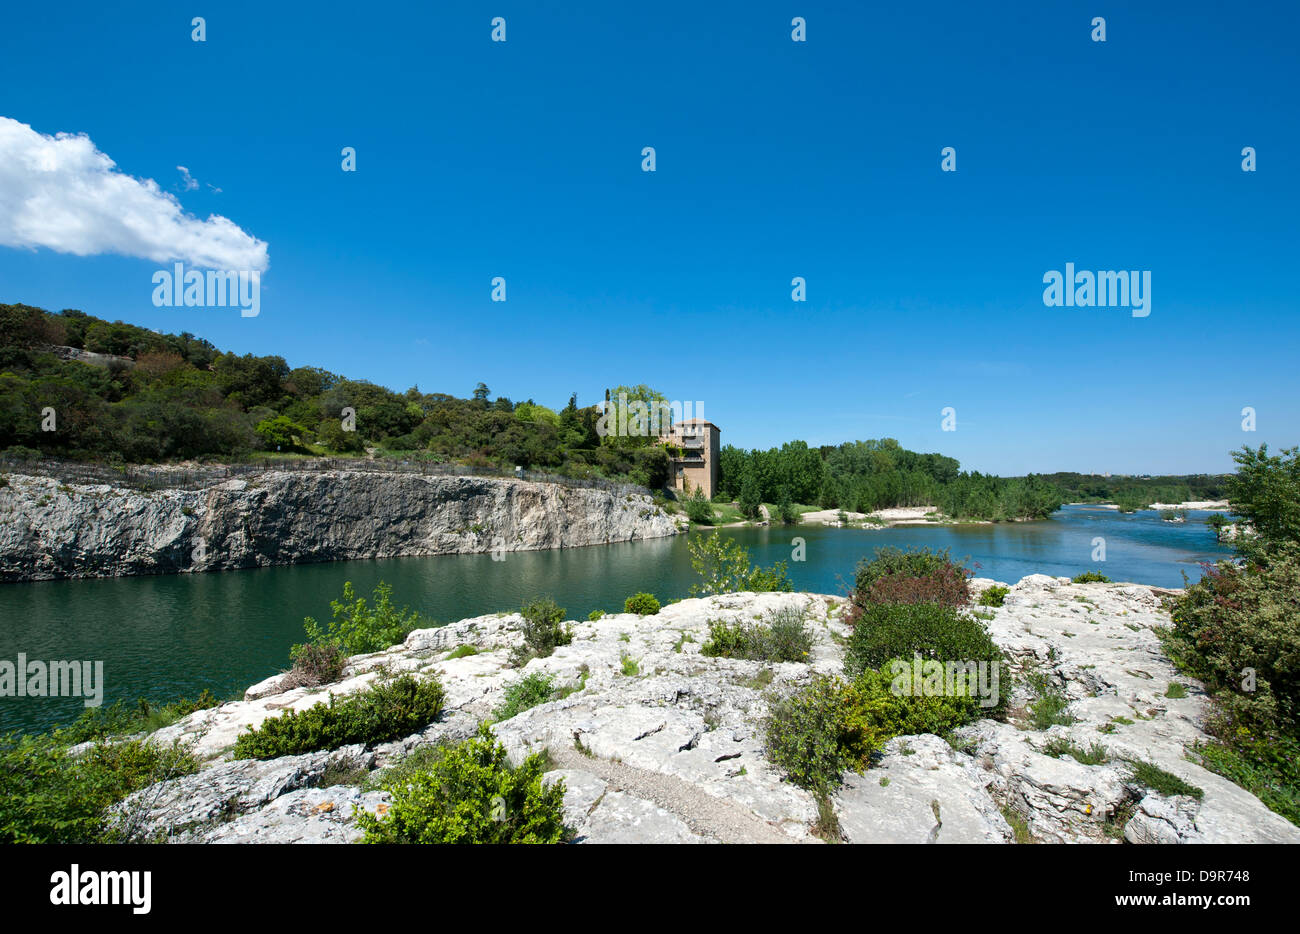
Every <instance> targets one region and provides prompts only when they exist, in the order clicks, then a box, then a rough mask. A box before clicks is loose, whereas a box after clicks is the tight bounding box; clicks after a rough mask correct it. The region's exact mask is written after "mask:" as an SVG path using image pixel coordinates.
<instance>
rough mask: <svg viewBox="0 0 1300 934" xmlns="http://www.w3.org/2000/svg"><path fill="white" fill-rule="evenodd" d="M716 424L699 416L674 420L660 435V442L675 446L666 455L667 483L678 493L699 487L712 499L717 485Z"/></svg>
mask: <svg viewBox="0 0 1300 934" xmlns="http://www.w3.org/2000/svg"><path fill="white" fill-rule="evenodd" d="M721 434H722V432H721V431H719V430H718V426H717V425H715V424H713V423H712V422H708V421H705V420H704V419H702V418H688V419H686V420H685V421H682V422H677V423H676V424H674V425H673V426H672V427H671V428H670V429H668V432H667V434H665V435H664V436H663V443H664V444H667V445H670V446H672V447H674V448H676V449H678V454H677V456H670V457H669V458H668V485H669V486H671V487H672V488H673V489H675V490H678V491H680V492H683V493H685V492H687V491H693V490H702V491H703V492H704V495H705V496H707V497H709V498H710V499H712V498H713V494H714V492H715V491H716V490H717V488H718V453H719V451H720V450H721V445H720V444H719V441H718V438H719V437H720V436H721Z"/></svg>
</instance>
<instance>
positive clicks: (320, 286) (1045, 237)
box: [0, 0, 1300, 474]
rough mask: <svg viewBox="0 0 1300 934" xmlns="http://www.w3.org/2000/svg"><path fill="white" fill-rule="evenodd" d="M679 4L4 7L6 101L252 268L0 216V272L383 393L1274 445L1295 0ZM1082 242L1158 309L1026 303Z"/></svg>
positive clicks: (76, 304)
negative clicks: (653, 393) (199, 281)
mask: <svg viewBox="0 0 1300 934" xmlns="http://www.w3.org/2000/svg"><path fill="white" fill-rule="evenodd" d="M699 6H700V5H697V4H687V3H657V4H648V5H632V4H617V5H616V4H599V3H588V4H575V3H564V4H547V5H544V6H543V5H539V4H532V3H509V2H506V3H498V2H493V3H486V4H485V3H450V4H437V5H432V4H423V5H421V8H420V9H418V10H410V9H406V8H404V6H403V5H398V4H387V3H380V2H371V3H365V4H353V3H346V4H330V3H312V4H302V5H290V4H267V3H249V4H242V3H217V2H210V0H209V2H204V3H202V4H195V5H192V7H193V8H192V9H181V8H178V7H177V6H176V5H175V4H174V3H156V4H150V3H140V4H128V5H112V6H108V7H106V6H103V5H100V4H95V5H91V4H73V5H70V6H68V7H67V8H66V11H65V12H63V13H61V15H60V16H58V17H53V16H50V15H49V14H48V13H47V12H43V11H41V10H40V9H39V8H38V7H36V6H33V5H30V4H26V5H9V6H7V7H6V9H5V12H4V13H3V14H2V16H3V20H4V22H3V24H2V27H3V28H0V117H8V118H12V119H13V120H16V121H18V122H20V123H22V124H27V125H29V126H30V127H31V128H32V130H33V131H35V132H36V133H39V134H45V135H53V134H55V133H59V132H64V133H73V134H86V135H87V136H88V137H89V139H90V141H91V142H93V145H94V147H95V148H97V149H98V150H99V151H100V152H102V153H104V154H106V155H107V156H108V157H110V158H111V159H112V160H113V161H114V162H115V163H116V168H117V171H119V172H121V173H124V174H125V175H128V176H132V177H134V178H137V179H154V180H156V181H157V183H158V185H159V186H160V187H161V188H162V189H164V190H166V191H169V192H171V194H172V195H173V196H174V197H175V198H177V199H178V200H179V203H180V205H181V206H182V207H183V210H184V212H186V213H187V214H189V215H193V216H194V217H195V218H197V219H199V220H200V221H202V220H203V219H206V218H208V217H209V215H214V214H215V215H220V216H222V217H225V218H228V219H229V220H230V221H231V222H232V223H233V224H234V225H237V226H238V227H239V228H240V229H241V230H242V231H244V232H246V233H247V234H248V235H249V236H250V237H253V238H256V239H257V240H260V241H263V242H264V243H265V244H266V251H267V255H268V256H269V268H268V269H267V271H266V272H265V274H264V276H263V279H262V297H261V313H260V314H259V315H258V316H257V317H256V318H242V317H240V315H239V314H238V312H237V311H235V310H231V309H210V308H209V309H203V308H197V309H194V308H192V309H172V308H155V307H154V306H153V305H152V302H151V295H152V285H151V281H150V278H151V275H152V273H153V271H154V270H156V269H158V268H161V267H162V266H163V265H165V264H161V263H159V262H156V261H154V260H151V259H149V258H146V257H143V256H122V255H114V254H113V253H112V252H106V253H101V254H98V255H87V256H78V255H73V254H71V253H67V252H59V251H57V250H56V249H52V248H50V247H47V246H36V247H30V246H26V247H24V246H21V245H19V246H9V247H3V246H0V301H22V302H26V303H29V304H34V305H40V306H42V307H47V308H51V309H61V308H68V307H71V308H81V309H83V310H85V311H87V312H90V313H92V314H95V315H99V316H101V317H105V318H109V319H117V318H121V319H123V320H125V321H129V322H132V323H135V324H141V325H145V326H148V327H153V328H157V329H159V330H167V331H181V330H189V331H191V332H193V333H196V334H200V335H202V336H204V337H206V338H208V339H210V340H212V341H213V342H214V343H216V344H217V345H218V346H220V347H222V348H224V349H230V350H235V351H238V352H252V353H259V354H268V353H276V354H280V355H282V356H284V357H286V358H287V359H288V360H289V362H290V364H292V365H306V364H311V365H319V366H324V367H326V368H329V369H331V370H334V371H336V372H341V373H344V374H347V375H349V376H352V377H356V378H365V379H370V380H373V381H375V382H378V383H381V384H384V385H387V386H390V387H392V388H394V389H398V390H402V389H405V388H406V387H408V386H410V385H412V384H418V385H419V387H420V388H421V389H422V390H425V391H444V392H452V393H455V394H458V395H462V396H463V395H468V394H469V392H470V391H471V390H472V389H473V387H474V385H475V383H477V382H478V381H479V380H482V381H484V382H486V383H487V384H488V386H489V387H491V389H492V392H493V394H494V395H505V396H509V397H511V398H512V399H515V400H517V401H518V400H522V399H525V398H528V397H532V398H534V399H536V400H537V401H538V402H542V403H544V404H549V405H553V406H559V405H563V403H564V402H565V400H566V399H567V398H568V395H569V393H571V392H577V393H578V397H579V401H580V402H582V403H584V404H586V403H590V402H594V401H595V400H596V399H597V398H598V397H600V396H602V395H603V391H604V388H605V387H606V386H610V385H617V384H619V383H632V384H634V383H643V382H644V383H649V384H651V385H653V386H655V387H656V388H658V389H659V390H660V391H661V392H663V393H664V394H665V395H666V396H667V397H668V398H670V399H675V400H701V401H703V403H704V409H705V414H706V415H707V417H708V418H709V419H710V420H712V421H714V422H716V423H717V424H718V425H719V426H720V427H721V429H722V439H723V442H724V443H733V444H738V445H741V446H743V447H767V446H770V445H775V444H779V443H781V442H783V441H786V440H790V439H792V438H803V439H805V440H807V441H808V442H810V443H812V444H822V443H838V442H841V441H845V440H852V439H855V438H874V437H883V436H888V437H895V438H898V439H899V440H900V441H901V442H902V443H903V444H904V445H905V446H907V447H911V448H915V449H919V450H926V451H931V450H935V451H941V452H943V453H945V454H950V455H952V456H955V457H957V458H959V459H960V460H961V461H962V464H963V466H965V467H967V468H971V469H980V470H986V471H992V472H997V473H1003V474H1015V473H1023V472H1026V471H1050V470H1082V471H1094V470H1095V471H1107V470H1108V471H1114V472H1177V473H1182V472H1196V471H1220V470H1227V469H1230V468H1231V461H1230V459H1229V457H1228V451H1229V450H1231V449H1234V448H1237V447H1240V445H1241V444H1243V443H1249V444H1251V445H1255V444H1258V443H1260V442H1268V443H1269V445H1270V446H1271V447H1278V446H1289V445H1293V444H1296V443H1298V442H1300V413H1298V412H1297V399H1300V392H1298V391H1297V390H1298V389H1300V377H1297V373H1296V370H1297V360H1298V359H1300V353H1298V352H1300V315H1298V314H1297V312H1298V311H1300V300H1298V299H1297V281H1296V275H1295V273H1296V270H1297V268H1298V264H1297V262H1296V256H1297V248H1298V247H1300V234H1298V233H1297V225H1296V206H1297V204H1300V181H1298V177H1300V176H1298V174H1297V169H1298V168H1300V159H1298V154H1300V138H1298V137H1300V132H1298V131H1297V121H1296V114H1297V113H1300V107H1298V106H1297V104H1298V103H1300V101H1298V99H1297V98H1300V65H1298V64H1297V56H1296V55H1295V54H1294V42H1295V36H1296V35H1297V31H1298V28H1300V12H1298V9H1300V8H1298V7H1297V5H1296V4H1293V3H1272V4H1254V3H1244V4H1206V3H1186V4H1177V5H1175V4H1152V3H1124V4H1105V3H1097V2H1090V3H1073V2H1059V3H1057V2H1053V3H1040V2H1032V3H1031V2H1025V3H1015V4H1005V5H976V4H970V3H967V2H954V3H930V4H915V5H914V4H897V5H888V6H890V7H899V8H895V9H890V8H885V5H867V4H847V3H845V4H824V3H822V4H818V3H806V2H803V0H793V2H788V3H779V4H770V3H752V2H749V3H725V4H709V5H707V7H708V8H707V9H700V8H699ZM877 6H879V7H882V8H879V9H876V8H875V7H877ZM195 15H201V16H204V17H205V19H206V22H207V41H206V42H203V43H196V42H193V41H191V37H190V34H191V26H190V18H191V17H192V16H195ZM494 16H503V17H505V18H506V21H507V41H506V42H505V43H493V42H492V41H490V36H489V34H490V31H491V27H490V21H491V19H492V17H494ZM794 16H803V17H804V18H805V19H806V21H807V30H808V41H807V42H806V43H795V42H792V41H791V40H790V30H791V26H790V21H791V19H792V17H794ZM1094 16H1104V17H1106V23H1107V25H1106V33H1107V36H1106V39H1107V41H1106V42H1104V43H1097V42H1093V41H1091V39H1090V32H1091V25H1090V23H1091V20H1092V18H1093V17H1094ZM344 146H352V147H355V149H356V151H357V171H356V172H355V173H345V172H343V171H342V170H341V167H340V162H341V156H340V151H341V149H342V148H343V147H344ZM644 146H654V147H655V149H656V152H657V171H656V172H654V173H645V172H642V171H641V150H642V147H644ZM945 146H952V147H955V149H956V152H957V171H956V172H955V173H944V172H941V171H940V151H941V149H942V148H943V147H945ZM1245 146H1252V147H1254V148H1255V149H1256V151H1257V153H1258V171H1256V172H1254V173H1245V172H1242V171H1241V155H1240V153H1241V150H1242V148H1243V147H1245ZM5 155H6V154H5V153H2V152H0V162H3V160H4V158H5ZM178 165H183V166H185V167H186V168H187V169H188V171H189V172H190V173H191V175H192V177H193V178H194V179H195V180H197V182H198V187H197V188H193V189H191V190H186V185H185V183H184V180H183V176H182V174H181V173H180V172H179V171H178V170H177V168H176V167H177V166H178ZM3 171H4V170H3V169H0V177H3ZM215 188H220V192H217V191H216V190H215ZM2 195H3V192H2V191H0V196H2ZM11 196H12V193H11ZM0 208H3V201H0ZM2 226H3V219H2V218H0V227H2ZM1067 262H1073V263H1074V264H1075V265H1076V266H1077V267H1078V268H1079V269H1090V270H1096V269H1137V270H1150V271H1151V273H1152V280H1153V285H1152V291H1153V296H1152V304H1151V314H1150V316H1149V317H1146V318H1135V317H1132V316H1131V314H1130V313H1129V311H1128V310H1127V309H1125V308H1077V307H1076V308H1049V307H1046V306H1045V305H1044V304H1043V300H1042V293H1043V289H1044V286H1043V282H1042V277H1043V274H1044V273H1045V272H1047V271H1048V270H1053V269H1056V270H1061V269H1064V267H1065V264H1066V263H1067ZM494 276H503V277H505V278H506V281H507V295H508V300H507V301H506V302H505V303H493V302H491V301H490V291H491V286H490V283H491V280H492V278H493V277H494ZM794 276H803V277H805V278H806V280H807V292H808V300H807V302H805V303H795V302H792V301H791V299H790V291H791V286H790V280H791V279H792V277H794ZM1247 361H1248V362H1247ZM945 406H952V407H953V408H955V409H956V412H957V430H956V431H955V432H944V431H942V430H941V427H940V426H941V414H940V413H941V410H942V409H943V408H944V407H945ZM1244 406H1252V407H1254V408H1255V409H1256V411H1257V419H1258V430H1257V431H1256V432H1253V433H1246V432H1243V431H1242V430H1241V410H1242V408H1243V407H1244Z"/></svg>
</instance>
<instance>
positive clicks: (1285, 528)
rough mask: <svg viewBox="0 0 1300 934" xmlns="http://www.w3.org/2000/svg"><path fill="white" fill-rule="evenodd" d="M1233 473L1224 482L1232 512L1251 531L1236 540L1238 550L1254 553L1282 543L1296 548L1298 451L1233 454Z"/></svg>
mask: <svg viewBox="0 0 1300 934" xmlns="http://www.w3.org/2000/svg"><path fill="white" fill-rule="evenodd" d="M1232 459H1233V460H1235V461H1236V462H1237V473H1236V475H1235V476H1233V477H1231V478H1229V480H1228V499H1229V500H1230V501H1231V503H1232V511H1233V512H1235V513H1236V514H1237V515H1239V516H1241V517H1242V518H1243V519H1245V520H1246V521H1247V522H1248V523H1250V526H1251V528H1253V529H1254V534H1253V535H1248V536H1244V537H1240V538H1238V540H1237V541H1238V545H1237V547H1238V550H1242V551H1254V550H1257V549H1259V548H1269V547H1272V546H1276V545H1280V544H1282V543H1284V542H1294V543H1297V544H1300V448H1289V449H1284V450H1283V451H1282V453H1281V454H1277V455H1272V456H1270V455H1269V453H1268V445H1267V444H1261V445H1260V446H1259V449H1258V450H1251V449H1250V448H1249V447H1243V448H1242V449H1241V450H1240V451H1234V452H1233V454H1232Z"/></svg>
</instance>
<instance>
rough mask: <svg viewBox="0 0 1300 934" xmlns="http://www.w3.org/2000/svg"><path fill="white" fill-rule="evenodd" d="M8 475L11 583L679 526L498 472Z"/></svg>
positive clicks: (625, 537)
mask: <svg viewBox="0 0 1300 934" xmlns="http://www.w3.org/2000/svg"><path fill="white" fill-rule="evenodd" d="M4 480H5V483H4V484H2V485H0V520H3V521H2V522H0V581H30V580H54V579H59V578H78V577H119V576H128V575H139V574H174V573H191V572H202V571H221V570H234V569H243V568H255V567H267V566H272V565H283V564H297V563H313V562H324V561H346V560H351V559H359V558H370V559H373V558H393V557H412V556H421V555H446V554H478V553H493V554H501V555H504V554H506V553H509V552H514V551H532V550H540V549H551V548H574V547H581V546H586V545H597V544H601V545H603V544H609V543H613V542H627V541H637V540H641V539H649V538H660V537H665V536H671V535H675V534H677V533H678V532H679V531H680V530H681V526H680V523H679V522H678V521H676V520H674V519H673V518H672V517H670V516H668V515H667V514H666V513H664V512H663V510H662V509H660V508H659V507H658V506H656V505H655V504H654V502H653V501H652V500H651V498H650V496H649V495H648V494H636V493H631V492H614V491H610V490H604V489H592V488H586V487H578V486H564V485H560V484H554V483H544V482H533V481H527V480H515V479H505V478H496V477H460V476H439V475H422V474H417V473H394V472H387V471H368V470H365V469H356V470H330V471H320V472H310V473H309V472H302V471H277V470H270V471H267V472H265V473H259V474H256V475H254V476H251V477H248V478H243V477H241V478H236V479H230V480H226V481H223V482H219V483H215V484H212V485H210V486H206V487H204V488H202V489H158V490H140V489H135V488H129V487H120V486H114V485H111V484H107V483H80V482H72V483H65V482H61V481H59V480H57V479H54V478H51V477H45V476H27V475H23V474H18V473H8V474H5V475H4Z"/></svg>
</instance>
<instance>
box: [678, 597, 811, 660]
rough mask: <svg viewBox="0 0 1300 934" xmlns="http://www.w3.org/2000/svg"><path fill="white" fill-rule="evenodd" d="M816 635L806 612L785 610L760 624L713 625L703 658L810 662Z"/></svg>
mask: <svg viewBox="0 0 1300 934" xmlns="http://www.w3.org/2000/svg"><path fill="white" fill-rule="evenodd" d="M811 651H812V633H810V632H809V631H808V627H807V626H806V625H805V624H804V614H803V611H802V610H798V609H795V608H789V607H788V608H785V609H780V610H774V611H772V612H770V613H768V614H767V615H766V616H765V617H764V619H763V621H762V622H760V623H758V624H756V625H755V624H750V623H745V622H741V623H736V624H734V625H733V624H729V623H727V622H725V621H723V620H711V621H710V622H709V641H708V642H706V643H704V645H702V646H701V647H700V654H702V655H708V656H710V657H712V658H745V659H749V660H751V661H758V662H806V661H808V654H809V653H810V652H811Z"/></svg>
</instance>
